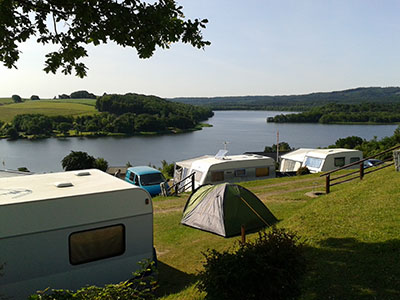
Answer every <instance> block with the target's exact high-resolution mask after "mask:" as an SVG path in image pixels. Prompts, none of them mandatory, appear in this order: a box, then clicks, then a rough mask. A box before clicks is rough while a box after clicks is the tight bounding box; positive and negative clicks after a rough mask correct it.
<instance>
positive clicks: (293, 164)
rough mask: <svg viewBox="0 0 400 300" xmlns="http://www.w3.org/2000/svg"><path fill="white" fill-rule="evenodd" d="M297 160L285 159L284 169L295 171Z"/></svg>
mask: <svg viewBox="0 0 400 300" xmlns="http://www.w3.org/2000/svg"><path fill="white" fill-rule="evenodd" d="M295 167H296V162H295V161H294V160H290V159H285V160H284V163H283V171H286V172H291V171H294V169H295Z"/></svg>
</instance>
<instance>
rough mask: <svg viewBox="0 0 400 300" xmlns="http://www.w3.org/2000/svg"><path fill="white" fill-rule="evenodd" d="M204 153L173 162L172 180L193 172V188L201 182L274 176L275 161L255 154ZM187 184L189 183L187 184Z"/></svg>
mask: <svg viewBox="0 0 400 300" xmlns="http://www.w3.org/2000/svg"><path fill="white" fill-rule="evenodd" d="M225 154H226V152H223V153H222V154H220V155H218V154H217V155H216V156H212V155H204V156H201V157H196V158H192V159H188V160H184V161H180V162H176V163H175V170H174V182H175V183H176V182H179V181H181V180H182V179H184V178H185V177H187V176H188V175H190V174H192V173H195V188H197V187H199V186H200V185H202V184H206V183H212V184H218V183H222V182H231V183H232V182H240V181H250V180H257V179H266V178H274V177H275V161H274V160H273V159H272V158H270V157H267V156H261V155H256V154H242V155H225ZM188 186H189V185H188Z"/></svg>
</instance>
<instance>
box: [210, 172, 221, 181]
mask: <svg viewBox="0 0 400 300" xmlns="http://www.w3.org/2000/svg"><path fill="white" fill-rule="evenodd" d="M211 181H213V182H214V181H224V171H217V172H211Z"/></svg>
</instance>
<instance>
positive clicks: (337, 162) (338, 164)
mask: <svg viewBox="0 0 400 300" xmlns="http://www.w3.org/2000/svg"><path fill="white" fill-rule="evenodd" d="M344 165H345V163H344V157H335V167H343V166H344Z"/></svg>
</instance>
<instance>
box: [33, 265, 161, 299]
mask: <svg viewBox="0 0 400 300" xmlns="http://www.w3.org/2000/svg"><path fill="white" fill-rule="evenodd" d="M146 264H148V262H145V263H140V265H141V266H142V269H141V270H140V271H139V272H136V273H134V274H133V275H134V279H133V280H129V281H124V282H121V283H118V284H108V285H106V286H104V287H97V286H87V287H84V288H81V289H79V290H77V291H76V292H74V291H70V290H49V289H47V290H44V291H39V292H37V293H36V294H34V295H31V296H30V297H29V298H28V299H29V300H100V299H101V300H114V299H119V300H149V299H154V291H155V289H156V288H157V282H156V281H155V280H154V278H153V275H155V274H156V270H155V266H154V262H153V263H151V264H150V265H149V266H148V267H145V265H146ZM149 274H151V275H149Z"/></svg>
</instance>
